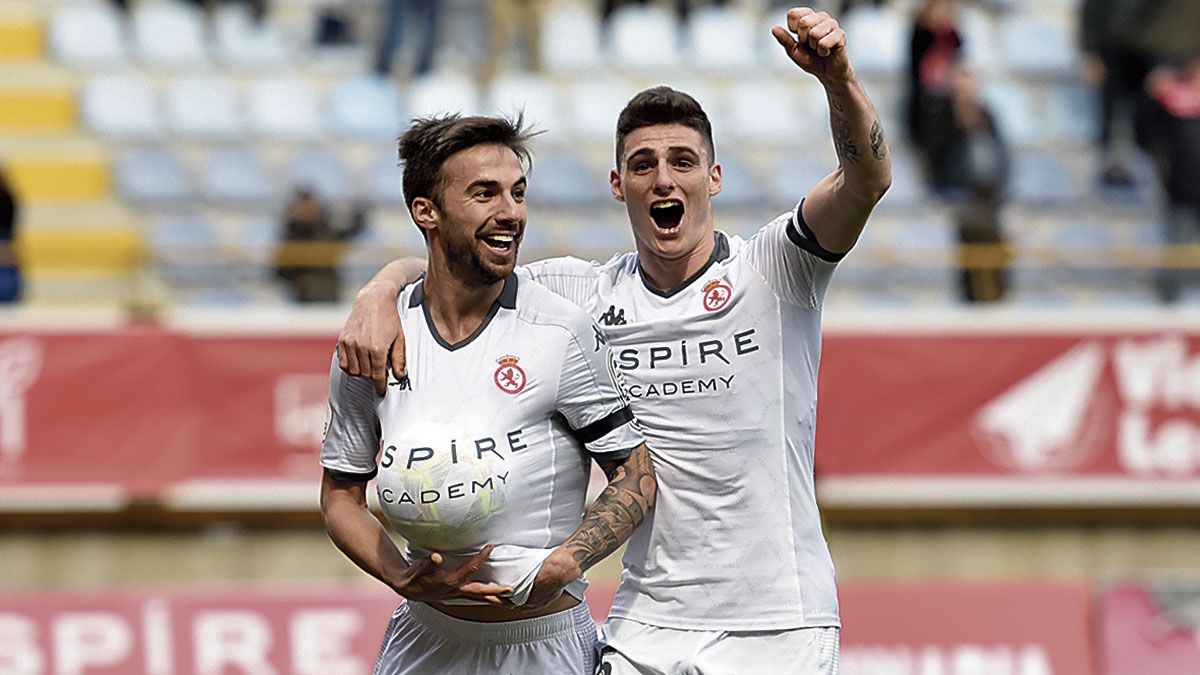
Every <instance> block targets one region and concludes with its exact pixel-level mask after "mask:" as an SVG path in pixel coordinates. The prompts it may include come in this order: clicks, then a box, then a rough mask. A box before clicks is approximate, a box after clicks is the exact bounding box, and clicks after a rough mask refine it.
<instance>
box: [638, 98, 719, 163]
mask: <svg viewBox="0 0 1200 675" xmlns="http://www.w3.org/2000/svg"><path fill="white" fill-rule="evenodd" d="M656 124H682V125H683V126H685V127H689V128H692V129H695V130H696V131H698V132H699V133H700V137H701V138H703V139H704V142H705V143H706V144H708V160H709V161H710V162H715V161H716V159H717V156H716V148H715V147H714V146H713V135H712V123H711V122H709V121H708V115H706V114H705V113H704V108H701V107H700V104H699V103H698V102H697V101H696V99H694V98H692V97H691V96H688V95H687V94H685V93H683V92H682V91H676V90H674V89H672V88H670V87H667V86H658V87H651V88H650V89H646V90H644V91H642V92H641V93H639V94H638V95H637V96H634V97H633V98H631V99H629V103H627V104H625V109H624V110H622V111H621V115H620V117H618V118H617V169H618V170H619V169H620V168H621V155H622V154H623V153H624V152H625V137H626V136H628V135H629V134H631V133H633V132H634V131H635V130H636V129H641V128H642V127H650V126H654V125H656Z"/></svg>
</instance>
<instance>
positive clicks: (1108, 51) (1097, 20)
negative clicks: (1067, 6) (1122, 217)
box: [1079, 0, 1162, 187]
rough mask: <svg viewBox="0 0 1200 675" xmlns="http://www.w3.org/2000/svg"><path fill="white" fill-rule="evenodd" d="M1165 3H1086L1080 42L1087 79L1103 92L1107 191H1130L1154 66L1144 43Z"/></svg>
mask: <svg viewBox="0 0 1200 675" xmlns="http://www.w3.org/2000/svg"><path fill="white" fill-rule="evenodd" d="M1161 4H1162V1H1161V0H1083V5H1082V6H1081V8H1080V30H1079V36H1080V40H1081V42H1082V47H1083V52H1084V65H1085V70H1084V76H1085V78H1086V79H1088V80H1090V81H1091V82H1092V84H1094V85H1095V86H1097V87H1099V93H1100V135H1099V137H1098V138H1097V144H1098V145H1099V149H1100V153H1101V162H1102V164H1103V167H1104V168H1103V170H1102V173H1101V174H1100V180H1101V182H1102V183H1104V184H1105V185H1110V186H1117V187H1120V186H1128V185H1132V184H1133V177H1132V176H1131V175H1130V173H1129V170H1128V169H1127V168H1126V166H1125V163H1126V162H1127V161H1128V155H1129V153H1130V151H1131V149H1132V144H1131V141H1132V138H1133V117H1134V111H1135V110H1136V109H1137V106H1138V99H1139V97H1140V96H1141V95H1142V91H1143V83H1144V82H1145V79H1146V74H1147V73H1148V72H1149V71H1150V68H1151V66H1152V65H1153V64H1152V60H1151V56H1150V55H1149V54H1148V53H1147V52H1146V51H1145V50H1144V49H1143V48H1142V46H1140V45H1139V43H1138V37H1139V35H1140V33H1141V32H1142V29H1143V28H1144V27H1145V25H1146V21H1147V19H1148V18H1150V16H1151V15H1152V13H1154V12H1155V11H1156V10H1158V9H1159V8H1160V6H1161Z"/></svg>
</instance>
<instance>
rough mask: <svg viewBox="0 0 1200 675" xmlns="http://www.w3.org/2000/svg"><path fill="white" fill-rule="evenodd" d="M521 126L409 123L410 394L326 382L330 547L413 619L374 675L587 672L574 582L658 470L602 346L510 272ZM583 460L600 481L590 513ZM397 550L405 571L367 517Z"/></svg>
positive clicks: (616, 540) (338, 377)
mask: <svg viewBox="0 0 1200 675" xmlns="http://www.w3.org/2000/svg"><path fill="white" fill-rule="evenodd" d="M528 138H529V134H528V133H527V132H526V131H524V130H523V129H522V128H521V123H520V120H519V119H518V120H517V121H516V122H511V121H509V120H506V119H501V118H494V117H465V118H463V117H459V116H456V115H452V116H447V117H440V118H431V119H420V120H417V121H415V122H414V123H413V124H412V126H411V127H410V128H409V129H408V130H407V131H406V132H405V133H404V134H403V135H402V136H401V137H400V146H399V147H400V158H401V160H402V161H403V162H404V174H403V186H404V195H405V201H406V203H407V204H408V206H409V211H410V213H411V214H412V218H413V220H414V221H415V223H416V224H417V226H418V227H419V228H420V229H421V232H422V233H423V234H424V236H425V239H426V244H427V249H428V252H429V269H428V272H427V274H426V275H425V278H424V280H423V281H422V282H421V283H419V284H414V285H413V286H411V287H409V288H408V289H407V290H406V291H405V292H404V293H403V294H401V296H400V298H399V302H398V303H395V304H393V306H392V307H393V309H397V310H399V312H400V316H401V323H402V324H403V326H404V330H405V332H406V333H407V335H408V339H409V340H408V350H409V359H410V360H409V364H410V365H409V368H408V371H407V374H406V376H405V377H403V378H401V379H399V380H396V381H394V382H391V383H389V386H386V387H385V390H384V391H383V392H382V394H377V392H376V391H375V390H374V389H373V387H372V383H371V382H370V381H368V380H365V379H361V378H353V377H350V376H348V375H346V374H344V373H343V372H342V371H340V370H339V369H338V365H337V362H336V360H335V362H334V364H333V367H332V373H331V375H330V379H331V384H330V394H329V398H330V411H331V417H330V423H329V427H328V430H327V432H326V437H325V441H324V444H323V445H322V449H321V464H322V465H323V466H324V469H325V471H324V477H323V480H322V485H321V512H322V515H323V516H324V519H325V525H326V528H327V530H328V532H329V536H330V538H331V539H332V540H333V541H334V543H335V544H336V545H337V546H338V548H340V549H341V550H342V551H343V552H344V553H345V554H346V555H347V556H348V557H349V558H350V559H351V560H353V561H354V562H355V563H357V564H358V565H359V567H361V568H362V569H364V570H365V571H367V572H368V573H370V574H371V575H372V576H374V577H376V578H377V579H379V580H380V581H383V582H384V583H386V584H387V585H388V586H389V587H391V588H392V589H394V590H395V591H396V592H397V593H398V594H399V595H401V596H403V597H404V598H406V602H404V603H401V605H400V607H399V608H398V609H397V610H396V612H395V614H394V615H393V616H392V619H391V621H390V622H389V624H388V627H387V630H386V632H385V634H384V640H383V645H382V647H381V648H380V652H379V659H378V661H377V663H376V667H375V672H376V673H386V674H389V675H393V674H394V675H403V674H409V673H411V674H421V675H425V674H427V673H495V674H497V675H499V674H507V673H548V674H550V673H552V674H555V675H557V674H559V673H567V674H571V673H574V674H577V675H591V673H592V672H594V670H595V661H596V626H595V624H594V623H593V622H592V619H591V615H590V613H589V612H588V608H587V604H586V603H585V602H584V601H583V591H584V588H585V587H586V582H585V581H584V580H583V579H582V575H583V572H584V571H585V570H587V569H588V568H589V567H590V566H591V565H593V564H595V563H596V562H598V561H599V560H601V559H602V558H604V557H606V556H607V555H609V554H610V553H612V552H613V551H614V550H615V549H616V548H617V547H618V546H619V545H620V544H621V543H623V542H624V541H625V540H626V539H627V538H628V537H629V535H630V533H631V532H632V531H633V529H634V528H635V527H636V526H637V525H638V523H640V522H641V521H642V518H643V517H644V515H645V513H646V511H647V510H648V509H649V508H650V506H651V505H652V504H653V503H654V499H655V480H654V470H653V467H652V465H651V463H650V457H649V453H648V451H647V450H646V446H645V444H644V443H643V441H642V434H641V432H640V430H639V429H638V427H637V425H636V423H635V422H634V419H633V415H632V413H631V411H630V408H629V404H628V402H627V401H625V400H624V399H623V398H622V396H621V392H620V390H619V389H618V387H617V384H616V382H615V377H614V373H615V371H614V370H613V368H612V365H611V362H610V360H609V352H608V348H607V346H606V344H605V341H604V340H603V339H602V336H601V333H600V331H599V329H598V328H597V327H596V325H595V324H594V323H592V321H591V320H590V319H589V318H588V316H587V314H586V313H584V312H583V311H582V310H581V309H580V308H579V307H577V306H575V305H573V304H572V303H570V302H568V301H567V300H565V299H563V298H562V297H560V296H558V295H555V294H554V293H551V292H550V291H549V290H547V289H545V288H543V287H541V286H540V285H538V284H537V283H535V282H533V281H530V280H528V279H518V277H517V276H516V275H515V274H513V267H514V265H515V264H516V258H517V249H518V247H519V245H520V241H521V237H522V235H523V233H524V229H525V183H526V180H525V172H524V164H525V163H527V162H528V159H529V153H528V151H527V149H526V141H527V139H528ZM592 459H595V460H596V461H597V462H598V463H599V464H600V466H601V467H602V468H603V469H604V471H605V473H606V474H607V475H608V476H609V484H608V486H607V487H606V488H605V490H604V491H603V492H602V493H601V494H600V495H599V497H598V498H597V499H596V501H595V502H594V503H593V504H592V506H591V507H589V508H588V509H587V512H586V514H585V512H584V503H585V494H586V490H587V484H588V477H589V473H590V472H589V469H590V465H591V461H592ZM376 477H377V478H378V480H377V486H376V489H377V493H378V496H379V502H380V506H381V508H382V510H383V512H384V515H385V516H387V519H388V520H389V521H390V522H391V523H392V525H393V526H394V527H395V528H396V530H397V531H398V532H399V533H400V534H401V535H402V536H403V537H404V538H405V539H406V540H407V544H408V545H407V556H406V555H404V554H401V552H400V551H399V550H398V548H397V547H396V545H395V544H394V543H393V542H392V539H391V538H390V537H389V536H388V534H387V533H386V532H385V531H384V529H383V528H382V526H381V524H380V522H379V521H378V520H376V518H375V517H374V516H373V515H372V514H371V512H370V511H369V510H368V508H367V501H366V485H367V482H368V481H369V480H371V479H372V478H376Z"/></svg>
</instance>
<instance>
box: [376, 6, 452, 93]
mask: <svg viewBox="0 0 1200 675" xmlns="http://www.w3.org/2000/svg"><path fill="white" fill-rule="evenodd" d="M382 9H383V12H384V14H383V27H382V29H381V32H380V34H379V47H378V49H377V50H376V52H375V72H376V73H377V74H379V75H387V74H388V73H390V72H391V70H392V58H393V57H394V56H395V54H396V50H397V49H398V48H400V46H401V44H402V43H403V42H405V41H406V40H413V41H415V42H416V43H417V46H416V54H415V56H414V65H413V69H412V73H411V75H412V76H414V77H420V76H421V75H424V74H426V73H429V72H432V71H433V60H434V57H436V56H437V47H438V43H439V42H440V40H439V37H440V33H441V30H442V16H443V14H444V12H445V9H446V3H445V0H383V7H382ZM414 24H415V25H414Z"/></svg>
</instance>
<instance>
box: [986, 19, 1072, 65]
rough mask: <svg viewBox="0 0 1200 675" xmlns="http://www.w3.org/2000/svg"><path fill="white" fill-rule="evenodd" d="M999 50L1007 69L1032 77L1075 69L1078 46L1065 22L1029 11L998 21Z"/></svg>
mask: <svg viewBox="0 0 1200 675" xmlns="http://www.w3.org/2000/svg"><path fill="white" fill-rule="evenodd" d="M1000 53H1001V55H1002V58H1003V60H1004V65H1006V66H1007V67H1008V69H1009V70H1010V71H1012V72H1014V73H1018V74H1021V75H1026V76H1033V77H1067V76H1070V75H1073V74H1074V73H1075V72H1076V70H1077V67H1078V62H1079V50H1078V48H1077V47H1076V46H1075V42H1074V40H1072V38H1071V36H1070V34H1069V31H1068V30H1067V27H1066V25H1064V23H1063V22H1062V21H1059V20H1056V17H1051V16H1046V15H1042V14H1038V13H1033V12H1024V13H1019V14H1014V15H1011V16H1009V17H1007V18H1005V19H1004V20H1003V21H1002V23H1001V24H1000Z"/></svg>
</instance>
